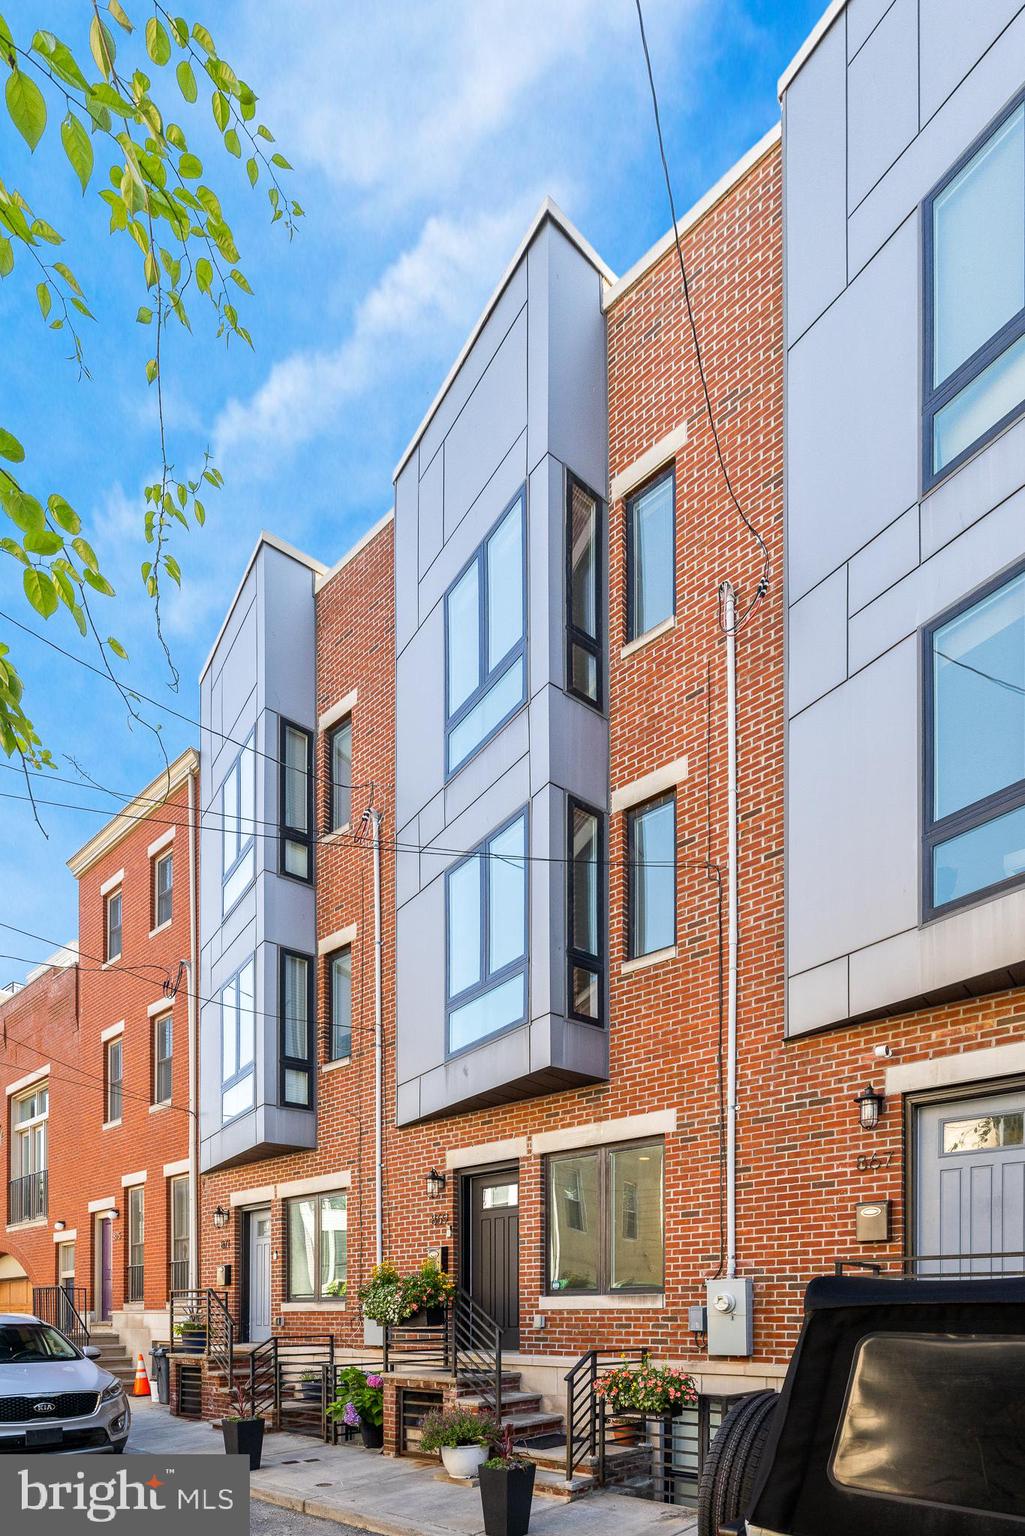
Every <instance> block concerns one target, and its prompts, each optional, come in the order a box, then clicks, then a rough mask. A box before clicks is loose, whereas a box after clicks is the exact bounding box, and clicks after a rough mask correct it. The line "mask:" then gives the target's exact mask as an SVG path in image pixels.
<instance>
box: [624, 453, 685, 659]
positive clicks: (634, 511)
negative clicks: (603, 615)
mask: <svg viewBox="0 0 1025 1536" xmlns="http://www.w3.org/2000/svg"><path fill="white" fill-rule="evenodd" d="M675 609H676V470H675V469H674V468H670V469H667V470H665V471H663V473H662V474H660V475H659V476H658V477H657V478H656V479H654V480H651V481H649V482H648V484H647V485H645V486H643V487H642V488H641V489H640V490H638V491H635V492H634V494H633V495H632V496H629V497H628V498H627V503H626V638H627V641H630V640H639V639H640V638H641V637H642V636H643V635H646V634H648V632H649V631H650V630H652V629H655V628H656V627H657V626H658V625H659V624H662V623H664V621H665V620H666V619H671V618H672V616H673V613H674V612H675Z"/></svg>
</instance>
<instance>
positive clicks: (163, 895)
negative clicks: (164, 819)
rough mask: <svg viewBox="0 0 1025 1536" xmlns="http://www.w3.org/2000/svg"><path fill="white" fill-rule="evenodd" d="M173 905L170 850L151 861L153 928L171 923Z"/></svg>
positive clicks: (171, 854) (172, 873)
mask: <svg viewBox="0 0 1025 1536" xmlns="http://www.w3.org/2000/svg"><path fill="white" fill-rule="evenodd" d="M173 904H174V854H173V852H172V851H171V849H170V848H168V849H167V851H166V852H165V853H158V854H157V856H156V858H155V859H154V860H153V927H154V929H156V928H163V927H164V925H165V923H169V922H170V921H171V915H172V910H173Z"/></svg>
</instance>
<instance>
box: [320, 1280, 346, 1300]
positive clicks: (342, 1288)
mask: <svg viewBox="0 0 1025 1536" xmlns="http://www.w3.org/2000/svg"><path fill="white" fill-rule="evenodd" d="M345 1292H346V1284H345V1281H344V1280H329V1281H328V1283H327V1285H326V1286H325V1287H324V1295H325V1296H334V1297H335V1298H336V1299H337V1300H341V1299H342V1298H343V1297H344V1296H345Z"/></svg>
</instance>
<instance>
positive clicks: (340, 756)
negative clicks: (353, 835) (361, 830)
mask: <svg viewBox="0 0 1025 1536" xmlns="http://www.w3.org/2000/svg"><path fill="white" fill-rule="evenodd" d="M327 755H328V765H329V768H330V773H331V791H330V804H329V808H328V823H329V830H330V831H332V832H340V831H341V830H342V828H343V827H347V826H348V825H349V823H350V822H351V820H352V716H351V715H346V717H345V719H344V720H340V721H339V722H338V724H337V725H336V726H335V728H334V730H333V731H332V732H331V734H330V735H329V736H328V739H327Z"/></svg>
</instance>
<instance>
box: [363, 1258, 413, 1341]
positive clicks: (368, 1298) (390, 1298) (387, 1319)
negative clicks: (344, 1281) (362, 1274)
mask: <svg viewBox="0 0 1025 1536" xmlns="http://www.w3.org/2000/svg"><path fill="white" fill-rule="evenodd" d="M356 1294H357V1295H358V1297H359V1301H360V1305H361V1306H362V1308H363V1316H364V1317H367V1318H369V1319H370V1321H371V1322H373V1323H380V1325H381V1326H382V1327H383V1328H385V1327H387V1326H388V1324H389V1323H401V1322H402V1320H403V1318H404V1317H407V1316H408V1312H407V1311H406V1304H405V1299H404V1297H403V1293H402V1279H401V1277H400V1275H399V1272H398V1270H397V1269H396V1268H395V1267H394V1265H392V1264H378V1265H376V1266H375V1268H374V1269H372V1270H371V1272H370V1279H369V1280H368V1281H367V1282H366V1284H365V1285H361V1286H360V1288H359V1290H358V1291H357V1293H356Z"/></svg>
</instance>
